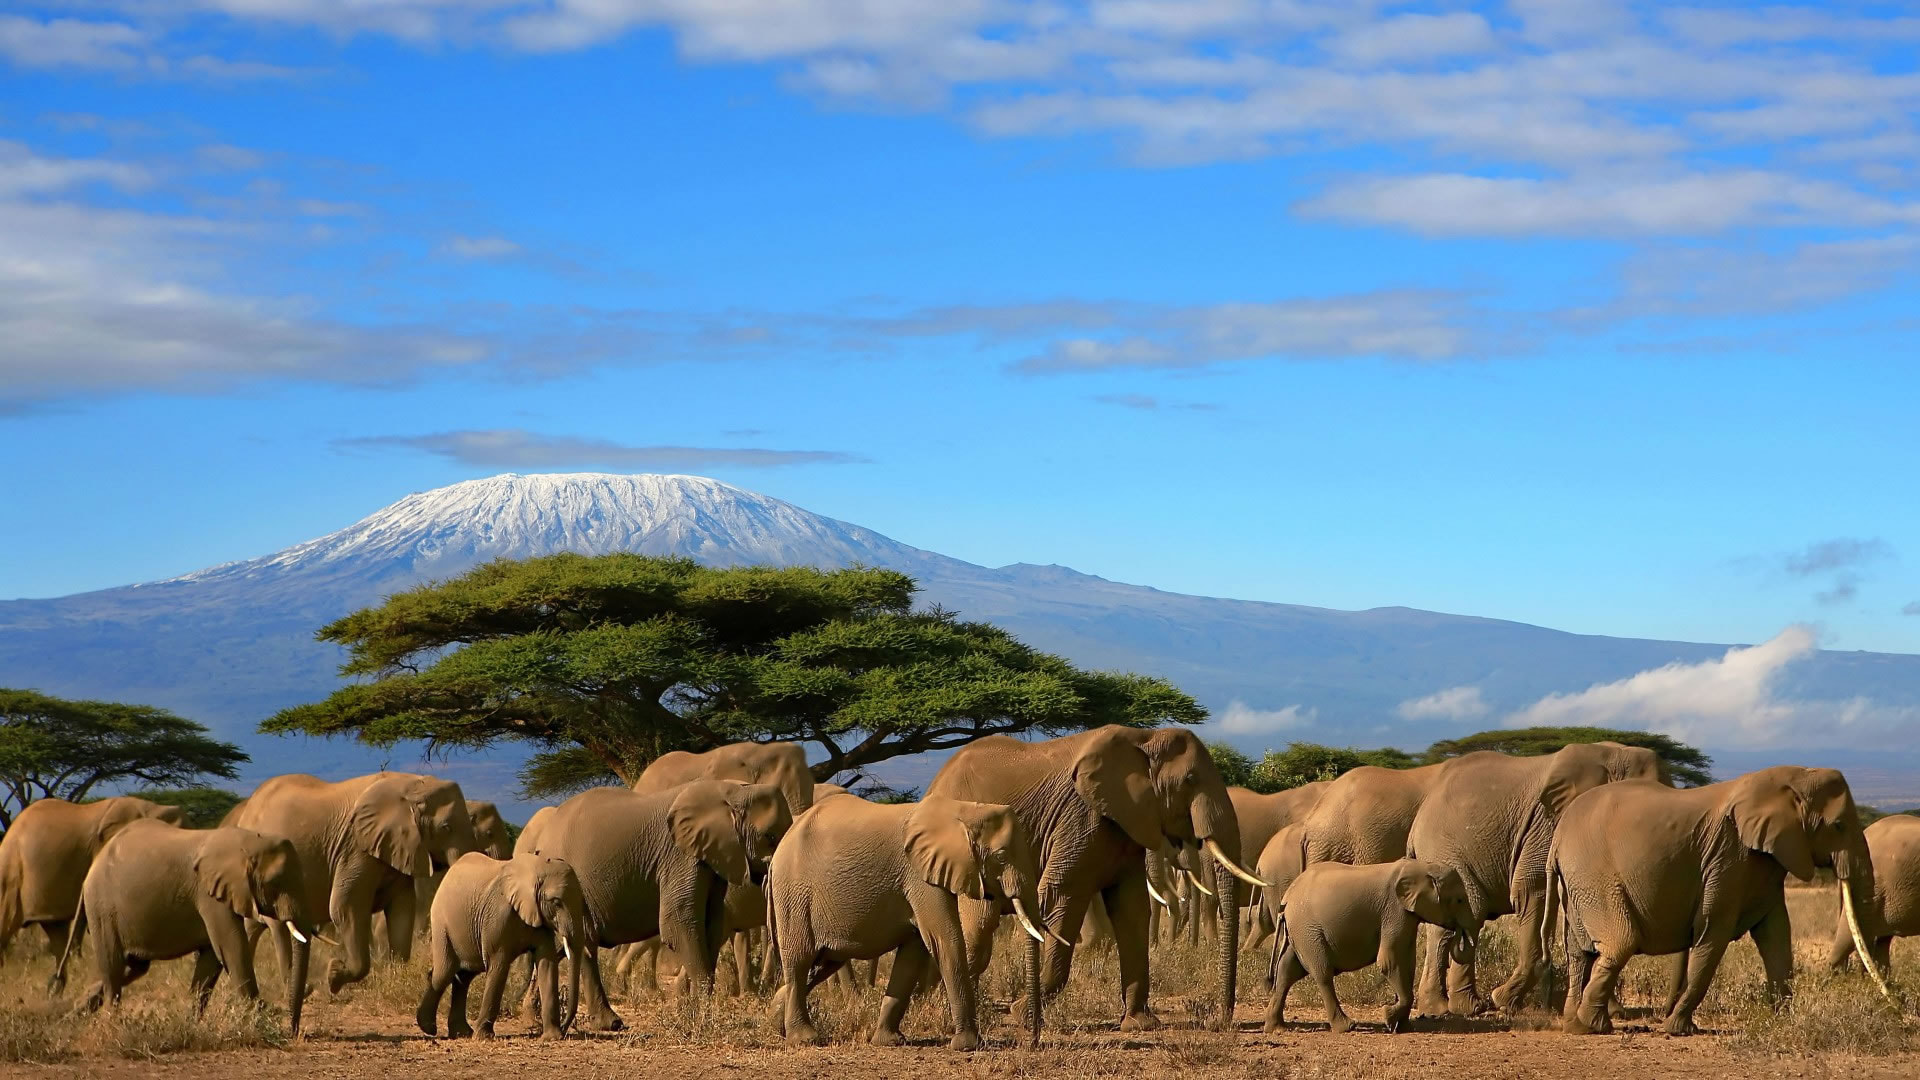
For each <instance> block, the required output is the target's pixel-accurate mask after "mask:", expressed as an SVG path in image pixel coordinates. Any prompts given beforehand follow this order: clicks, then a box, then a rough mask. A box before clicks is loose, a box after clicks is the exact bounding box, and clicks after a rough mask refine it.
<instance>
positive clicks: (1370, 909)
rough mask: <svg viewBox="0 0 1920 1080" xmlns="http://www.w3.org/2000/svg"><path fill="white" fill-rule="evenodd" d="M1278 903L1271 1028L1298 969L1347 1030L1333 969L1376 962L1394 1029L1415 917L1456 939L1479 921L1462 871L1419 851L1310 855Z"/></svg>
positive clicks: (1280, 1017) (1410, 970)
mask: <svg viewBox="0 0 1920 1080" xmlns="http://www.w3.org/2000/svg"><path fill="white" fill-rule="evenodd" d="M1269 846H1271V844H1270V845H1269ZM1280 906H1281V909H1282V913H1281V917H1280V928H1279V936H1278V937H1277V938H1276V939H1275V940H1274V943H1273V960H1272V971H1271V973H1272V976H1273V979H1274V987H1273V1001H1272V1002H1271V1003H1270V1004H1269V1005H1268V1006H1267V1022H1266V1031H1267V1032H1268V1033H1269V1034H1271V1033H1273V1032H1275V1031H1278V1030H1280V1028H1281V1026H1282V1025H1283V1024H1284V1023H1285V1022H1286V1008H1287V992H1288V991H1289V990H1291V989H1293V984H1294V983H1295V982H1298V981H1299V980H1300V979H1301V978H1303V977H1311V978H1312V979H1313V981H1314V983H1315V985H1317V986H1319V988H1320V999H1321V1000H1322V1001H1324V1002H1325V1003H1326V1006H1327V1026H1328V1027H1329V1028H1330V1029H1331V1030H1332V1031H1334V1032H1335V1033H1336V1034H1338V1033H1340V1032H1345V1031H1349V1030H1351V1029H1352V1028H1353V1020H1352V1019H1351V1018H1349V1017H1348V1016H1347V1014H1346V1013H1345V1012H1343V1011H1341V1008H1340V999H1339V997H1338V996H1337V995H1336V994H1335V993H1334V989H1333V977H1334V976H1335V975H1338V974H1341V973H1342V972H1347V971H1359V970H1361V969H1363V968H1366V967H1369V966H1371V965H1373V964H1376V963H1377V964H1379V965H1380V970H1381V972H1382V973H1383V974H1384V975H1386V977H1387V980H1388V982H1389V983H1390V984H1391V985H1392V986H1393V993H1394V1003H1393V1004H1392V1005H1391V1006H1388V1008H1387V1030H1388V1031H1389V1032H1398V1031H1399V1030H1400V1029H1401V1027H1402V1026H1404V1025H1405V1024H1406V1022H1407V1016H1408V1015H1409V1014H1410V1013H1411V1012H1412V1011H1413V976H1414V961H1415V956H1416V954H1417V952H1418V945H1419V939H1420V924H1421V923H1432V924H1433V925H1435V926H1443V927H1446V928H1447V929H1449V930H1452V931H1454V932H1455V933H1456V934H1458V935H1459V939H1460V940H1461V941H1471V940H1472V938H1473V935H1474V934H1475V933H1477V932H1478V931H1479V929H1480V921H1479V920H1478V919H1477V918H1476V917H1475V916H1474V911H1473V906H1472V904H1471V903H1469V902H1468V900H1467V889H1466V886H1465V885H1464V884H1463V883H1462V882H1461V880H1460V875H1459V874H1457V873H1455V872H1454V871H1453V870H1451V869H1448V868H1446V867H1442V866H1435V865H1434V864H1432V863H1429V862H1426V861H1424V860H1421V859H1400V860H1397V861H1395V862H1390V863H1368V864H1365V865H1361V866H1351V865H1345V864H1342V863H1315V864H1314V865H1312V866H1308V867H1306V868H1305V869H1304V870H1302V871H1301V872H1300V876H1299V877H1297V878H1294V879H1293V884H1292V885H1291V886H1289V887H1288V888H1287V891H1286V895H1285V896H1284V897H1283V898H1282V901H1281V905H1280Z"/></svg>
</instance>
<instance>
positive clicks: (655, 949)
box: [620, 938, 660, 990]
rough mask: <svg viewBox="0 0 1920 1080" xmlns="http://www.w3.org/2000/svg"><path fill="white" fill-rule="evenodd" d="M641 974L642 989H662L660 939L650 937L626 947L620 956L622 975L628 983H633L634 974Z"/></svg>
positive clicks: (623, 979)
mask: <svg viewBox="0 0 1920 1080" xmlns="http://www.w3.org/2000/svg"><path fill="white" fill-rule="evenodd" d="M635 972H638V973H639V975H640V987H639V988H640V989H642V990H659V989H660V939H659V938H649V939H647V940H646V941H642V942H639V943H638V944H635V945H629V946H627V947H626V952H625V953H624V954H623V955H622V956H621V957H620V977H621V979H622V981H624V982H625V983H627V985H629V986H631V985H633V975H634V973H635Z"/></svg>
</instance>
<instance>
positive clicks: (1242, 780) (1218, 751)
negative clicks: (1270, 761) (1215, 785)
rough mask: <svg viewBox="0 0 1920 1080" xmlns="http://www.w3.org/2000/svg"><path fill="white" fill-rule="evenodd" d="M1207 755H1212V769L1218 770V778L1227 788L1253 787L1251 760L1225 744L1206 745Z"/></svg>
mask: <svg viewBox="0 0 1920 1080" xmlns="http://www.w3.org/2000/svg"><path fill="white" fill-rule="evenodd" d="M1206 746H1207V753H1209V754H1211V755H1213V765H1214V768H1216V769H1219V770H1220V778H1221V779H1222V780H1225V781H1226V782H1227V786H1228V787H1252V786H1253V759H1252V758H1250V757H1248V756H1247V755H1245V754H1243V753H1241V752H1240V751H1238V750H1235V749H1234V748H1233V747H1231V746H1228V745H1227V744H1226V743H1207V744H1206Z"/></svg>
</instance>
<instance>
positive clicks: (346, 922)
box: [274, 856, 389, 994]
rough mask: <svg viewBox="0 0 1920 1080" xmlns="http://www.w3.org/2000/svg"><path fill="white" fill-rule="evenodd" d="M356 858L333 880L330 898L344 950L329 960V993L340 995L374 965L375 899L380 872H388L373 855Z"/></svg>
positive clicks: (276, 932) (279, 930)
mask: <svg viewBox="0 0 1920 1080" xmlns="http://www.w3.org/2000/svg"><path fill="white" fill-rule="evenodd" d="M355 858H356V859H358V860H359V861H357V862H350V863H349V865H347V866H346V867H344V868H342V870H341V873H340V876H338V877H336V878H335V879H334V882H333V892H332V894H331V895H329V896H328V898H327V914H328V916H329V918H331V920H332V922H333V926H334V929H336V930H338V931H340V952H341V955H340V956H338V957H335V958H334V959H332V960H329V961H327V993H329V994H338V993H339V992H340V988H341V987H343V986H345V985H347V984H348V983H356V982H359V981H360V980H362V979H364V978H366V977H367V972H368V971H369V970H370V969H371V967H372V957H371V956H370V954H369V950H370V949H371V943H372V931H373V901H374V897H375V894H376V893H377V892H378V890H379V886H380V877H381V875H383V874H386V873H388V872H389V871H388V870H387V869H386V868H385V867H384V866H381V865H380V864H378V863H373V861H372V859H371V858H365V857H360V856H356V857H355ZM368 864H371V865H368ZM282 933H284V928H276V929H275V930H274V935H275V936H276V937H278V936H279V935H280V934H282ZM289 950H291V945H289Z"/></svg>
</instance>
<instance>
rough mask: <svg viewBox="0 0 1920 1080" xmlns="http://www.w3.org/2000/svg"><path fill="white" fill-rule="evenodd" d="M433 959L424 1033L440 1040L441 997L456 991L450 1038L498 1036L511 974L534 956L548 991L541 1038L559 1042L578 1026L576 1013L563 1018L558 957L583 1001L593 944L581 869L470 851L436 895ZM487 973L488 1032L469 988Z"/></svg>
mask: <svg viewBox="0 0 1920 1080" xmlns="http://www.w3.org/2000/svg"><path fill="white" fill-rule="evenodd" d="M427 933H428V937H429V938H430V940H429V942H428V950H429V951H428V955H429V956H430V957H432V960H433V967H432V970H431V971H430V972H428V974H427V991H426V993H425V994H422V995H421V997H420V1008H419V1010H418V1011H417V1012H416V1013H415V1014H414V1019H415V1020H417V1021H418V1022H419V1024H420V1030H421V1031H424V1032H426V1033H427V1034H429V1035H432V1034H434V1033H435V1032H434V1026H433V1025H434V1019H435V1017H436V1014H437V1013H438V1012H439V1011H440V995H441V994H442V993H444V992H445V991H446V989H447V987H448V986H452V987H453V1000H452V1001H451V1002H450V1003H449V1004H448V1008H447V1034H448V1035H450V1036H452V1037H454V1038H456V1039H459V1038H465V1037H467V1036H470V1035H477V1037H478V1038H482V1039H491V1038H493V1019H494V1017H496V1016H498V1015H499V1014H500V995H501V993H502V991H504V990H505V989H506V985H507V971H508V970H509V969H510V968H512V967H513V962H514V961H515V960H518V959H519V958H520V957H521V956H522V955H523V954H526V953H532V954H533V970H534V979H535V981H536V982H537V983H538V984H539V987H540V1037H541V1038H543V1039H558V1038H560V1037H561V1036H562V1035H563V1034H565V1032H566V1029H567V1028H568V1027H570V1026H572V1024H573V1010H572V1008H571V1007H570V1008H569V1009H568V1011H567V1018H566V1020H565V1021H564V1022H563V1021H562V1020H561V1019H560V998H559V995H558V994H556V993H555V991H556V990H558V989H559V970H558V967H559V965H558V962H557V960H556V957H555V951H556V945H555V942H556V940H557V942H558V946H557V948H558V951H559V952H561V953H564V954H565V955H566V958H567V960H568V961H570V963H569V964H568V972H567V979H568V981H569V983H570V984H571V986H572V991H571V992H570V993H569V994H568V995H567V1000H568V1001H570V1002H574V1003H576V1004H577V1003H578V1002H579V1000H580V957H581V954H582V953H584V951H585V950H586V949H587V948H588V943H589V942H591V941H592V940H593V934H592V933H591V932H590V931H589V929H588V926H587V900H586V895H585V894H584V893H583V892H581V890H580V879H579V878H578V877H576V876H575V875H574V872H573V867H571V866H568V865H567V864H566V863H565V862H563V861H561V860H559V859H550V858H547V857H545V856H542V855H534V854H530V853H528V854H520V855H515V856H514V857H513V858H511V859H495V858H491V857H489V856H487V855H486V854H484V853H482V852H478V851H473V852H468V853H467V854H465V855H462V856H461V857H460V860H459V861H458V862H456V863H454V864H453V866H452V867H450V868H448V870H447V876H446V878H445V879H444V880H443V881H441V883H440V891H439V892H437V893H435V894H434V897H433V908H432V912H431V914H430V916H429V922H428V928H427ZM483 971H484V972H486V973H487V986H486V990H485V991H484V992H483V993H482V995H481V998H480V1029H479V1031H478V1032H477V1033H476V1032H475V1031H474V1029H473V1028H472V1027H471V1026H469V1025H468V1023H467V984H468V983H470V982H472V981H473V977H474V976H475V975H476V974H478V973H480V972H483Z"/></svg>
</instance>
